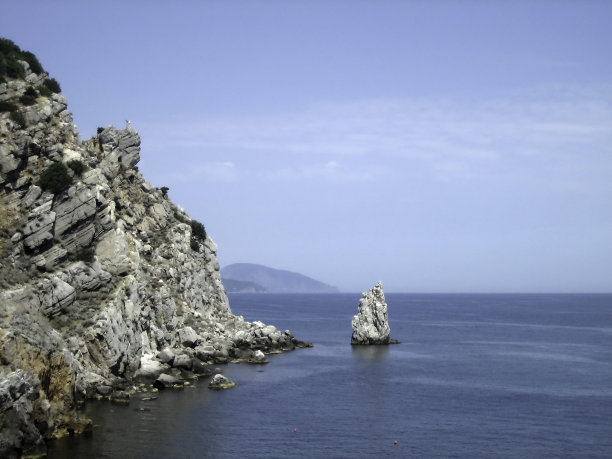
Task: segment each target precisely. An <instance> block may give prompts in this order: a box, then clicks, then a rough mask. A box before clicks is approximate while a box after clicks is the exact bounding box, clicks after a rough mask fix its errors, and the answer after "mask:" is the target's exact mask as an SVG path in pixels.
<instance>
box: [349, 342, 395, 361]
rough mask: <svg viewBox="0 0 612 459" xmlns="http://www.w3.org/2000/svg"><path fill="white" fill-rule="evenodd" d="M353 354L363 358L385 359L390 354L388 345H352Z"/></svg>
mask: <svg viewBox="0 0 612 459" xmlns="http://www.w3.org/2000/svg"><path fill="white" fill-rule="evenodd" d="M351 349H352V350H353V355H354V356H355V357H357V358H359V359H362V360H384V359H386V358H387V356H388V355H389V346H387V345H364V346H359V345H357V346H351Z"/></svg>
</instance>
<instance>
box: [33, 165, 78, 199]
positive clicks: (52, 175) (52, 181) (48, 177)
mask: <svg viewBox="0 0 612 459" xmlns="http://www.w3.org/2000/svg"><path fill="white" fill-rule="evenodd" d="M71 183H72V178H71V177H70V175H69V174H68V168H67V167H66V166H65V165H64V163H53V164H51V165H50V166H49V167H47V168H46V169H45V170H44V171H42V173H41V174H40V179H39V180H38V186H40V187H41V188H42V189H43V190H48V191H50V192H51V193H53V194H57V193H59V192H60V191H62V190H63V189H64V188H66V187H67V186H68V185H70V184H71Z"/></svg>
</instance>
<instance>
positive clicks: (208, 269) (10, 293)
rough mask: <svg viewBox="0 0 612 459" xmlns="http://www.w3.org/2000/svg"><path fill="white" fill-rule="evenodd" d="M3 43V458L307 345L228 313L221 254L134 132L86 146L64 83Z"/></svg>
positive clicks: (113, 131) (34, 451)
mask: <svg viewBox="0 0 612 459" xmlns="http://www.w3.org/2000/svg"><path fill="white" fill-rule="evenodd" d="M0 44H1V45H2V47H1V49H0V51H1V52H2V53H3V58H4V59H5V61H6V62H8V63H9V64H10V65H9V66H7V68H11V69H13V71H14V73H11V74H10V75H9V74H6V75H1V76H2V78H1V79H0V215H1V216H2V218H1V219H0V343H1V344H0V457H19V456H27V455H41V454H44V452H45V450H46V448H45V439H49V438H54V437H60V436H63V435H68V434H78V433H81V432H83V431H86V430H88V429H89V428H90V426H91V424H90V422H88V420H85V419H82V418H81V416H80V415H79V410H78V408H79V406H80V404H81V403H83V401H84V400H87V399H95V398H110V399H111V400H114V401H117V402H121V401H122V400H123V401H125V400H129V397H130V395H131V393H134V390H136V389H134V388H138V387H141V386H140V384H152V383H156V384H157V385H158V386H162V385H163V386H164V387H169V386H170V381H178V383H176V382H174V383H172V386H174V385H175V384H180V382H181V381H187V380H189V378H192V377H197V375H205V374H207V372H209V369H208V365H211V364H220V363H228V362H238V361H240V362H251V363H265V361H266V359H265V354H269V353H276V352H282V351H286V350H291V349H294V348H296V347H306V346H309V344H307V343H303V342H301V341H298V340H296V339H295V338H294V337H293V336H292V335H291V333H290V332H289V331H285V332H281V331H279V330H277V329H276V328H275V327H274V326H271V325H265V324H263V323H261V322H252V323H251V322H247V321H245V320H244V319H243V318H242V317H239V316H235V315H234V314H233V313H232V311H231V309H230V305H229V302H228V299H227V295H226V293H225V289H224V287H223V284H222V282H221V277H220V274H219V263H218V261H217V257H216V253H217V246H216V244H215V243H214V242H213V240H212V239H211V238H210V236H209V235H208V234H206V231H205V229H204V226H203V225H202V224H201V223H200V222H198V221H197V220H195V219H192V218H191V217H190V216H189V215H188V214H187V213H186V212H185V211H184V210H183V209H181V208H180V207H179V206H177V205H175V204H174V203H172V201H171V200H170V199H169V198H168V196H167V189H164V188H163V187H162V188H160V189H158V188H155V187H153V186H152V185H151V184H149V183H148V182H147V181H146V180H145V179H144V177H142V175H141V174H140V173H139V172H138V168H137V163H138V161H139V159H140V137H139V135H138V133H137V132H136V131H135V130H134V129H133V127H132V126H131V125H130V124H129V123H128V125H127V126H126V127H125V128H124V129H117V128H115V127H113V126H108V127H106V128H98V133H97V135H96V136H94V137H92V138H91V139H88V140H85V141H81V140H80V138H79V134H78V131H77V129H76V127H75V126H74V124H73V122H72V115H71V113H70V112H69V111H68V109H67V101H66V99H65V98H64V97H63V96H62V95H61V93H60V90H59V85H58V84H57V82H55V83H53V82H54V81H55V80H53V81H51V80H52V79H50V78H49V75H48V74H47V73H45V72H44V70H42V67H41V66H40V64H39V63H38V61H35V59H36V58H35V57H33V55H32V54H31V53H25V52H23V51H21V50H20V49H19V48H18V47H17V46H16V45H14V44H13V43H12V42H10V41H8V40H2V43H0ZM33 59H34V60H33ZM19 69H22V71H18V70H19ZM49 88H51V89H49ZM160 378H161V379H160Z"/></svg>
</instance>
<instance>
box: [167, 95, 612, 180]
mask: <svg viewBox="0 0 612 459" xmlns="http://www.w3.org/2000/svg"><path fill="white" fill-rule="evenodd" d="M157 142H158V143H160V144H162V145H163V144H164V143H165V144H166V146H167V147H168V148H174V149H176V148H179V149H188V150H192V149H197V150H198V151H203V152H215V153H216V154H224V153H227V152H230V153H231V154H232V155H237V156H238V157H240V155H245V156H247V155H249V154H250V155H257V157H258V158H259V159H260V160H261V161H262V162H264V163H265V162H266V161H267V160H266V158H267V157H269V158H270V163H269V164H266V168H265V169H266V170H265V171H264V172H262V173H261V174H260V175H265V176H266V177H270V176H276V177H283V176H285V177H302V178H315V177H319V178H320V177H327V178H330V179H332V178H336V179H368V178H371V177H372V175H375V173H374V172H372V171H370V172H368V171H367V170H364V169H361V170H359V169H358V168H356V167H354V166H353V165H352V164H353V163H360V164H361V163H363V161H357V162H355V161H352V160H350V159H346V160H345V161H342V162H338V163H330V162H328V160H327V159H320V158H321V155H323V156H324V157H325V156H326V157H328V158H329V157H334V158H347V157H348V158H350V157H360V158H370V157H371V158H373V159H374V158H375V159H376V160H377V161H378V160H379V159H380V158H384V157H389V158H408V159H413V160H415V161H418V162H420V163H422V164H425V165H428V166H429V167H430V168H431V170H432V171H434V172H435V173H437V174H440V176H441V177H443V178H448V177H452V176H453V175H455V176H457V177H463V178H465V177H473V176H475V175H478V174H479V173H480V172H482V173H487V174H490V173H491V168H495V167H497V166H498V165H499V164H500V163H503V162H508V163H513V164H514V166H515V167H519V163H522V164H523V165H525V167H529V164H530V161H559V159H560V158H566V159H567V158H571V160H578V155H579V156H581V157H580V161H581V162H583V163H585V162H588V158H589V157H591V158H593V157H594V156H598V160H600V161H601V160H602V159H603V160H604V161H605V160H606V158H607V164H606V165H607V167H612V159H611V158H612V157H611V156H610V154H609V152H610V147H609V146H610V145H611V144H612V90H611V89H610V88H603V89H601V90H600V91H598V92H593V91H591V92H587V91H580V90H577V89H576V88H566V89H565V90H563V89H562V88H552V89H551V88H549V89H548V90H546V91H544V90H543V91H539V92H536V91H532V92H529V93H522V94H516V93H515V94H510V95H508V96H507V97H505V98H497V99H482V100H431V99H406V100H380V99H377V100H361V101H351V102H337V103H327V104H318V105H313V106H311V107H309V108H307V109H303V110H296V111H295V112H293V113H282V114H276V115H266V116H260V115H258V114H252V115H247V116H205V117H203V118H201V119H195V120H191V121H189V122H185V123H181V124H180V125H173V126H172V128H171V130H170V134H169V135H166V137H165V138H163V139H162V138H160V139H158V140H157ZM279 154H282V155H285V156H287V155H289V156H291V155H295V156H296V158H301V159H300V161H301V164H302V163H304V158H308V161H309V162H308V165H307V166H296V164H295V163H294V162H292V160H290V159H288V160H287V164H279V163H277V162H272V161H273V160H272V159H271V158H272V157H275V158H277V157H278V155H279ZM195 169H196V170H192V171H190V172H188V175H189V174H192V175H193V174H206V175H210V176H211V177H213V178H215V179H217V180H218V179H229V178H232V177H234V178H235V174H236V171H235V170H232V169H234V168H227V167H226V166H224V165H222V164H221V165H219V164H218V163H214V164H204V165H201V166H199V167H196V168H195Z"/></svg>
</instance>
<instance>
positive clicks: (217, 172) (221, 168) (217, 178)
mask: <svg viewBox="0 0 612 459" xmlns="http://www.w3.org/2000/svg"><path fill="white" fill-rule="evenodd" d="M237 177H238V173H237V171H236V166H235V165H234V163H233V162H231V161H214V162H204V163H194V164H190V165H189V167H186V168H184V169H181V170H180V171H176V172H173V173H171V174H170V175H169V178H170V179H171V180H172V181H175V182H182V183H184V182H192V181H197V180H207V181H211V182H233V181H235V180H236V179H237Z"/></svg>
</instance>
